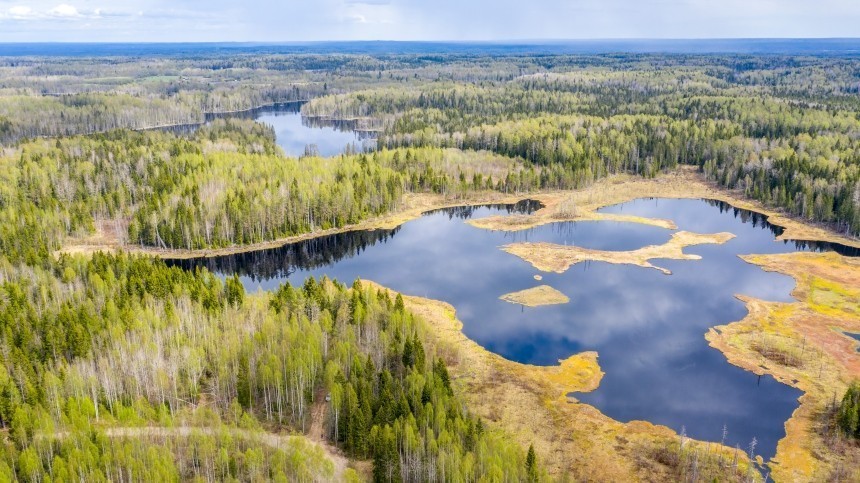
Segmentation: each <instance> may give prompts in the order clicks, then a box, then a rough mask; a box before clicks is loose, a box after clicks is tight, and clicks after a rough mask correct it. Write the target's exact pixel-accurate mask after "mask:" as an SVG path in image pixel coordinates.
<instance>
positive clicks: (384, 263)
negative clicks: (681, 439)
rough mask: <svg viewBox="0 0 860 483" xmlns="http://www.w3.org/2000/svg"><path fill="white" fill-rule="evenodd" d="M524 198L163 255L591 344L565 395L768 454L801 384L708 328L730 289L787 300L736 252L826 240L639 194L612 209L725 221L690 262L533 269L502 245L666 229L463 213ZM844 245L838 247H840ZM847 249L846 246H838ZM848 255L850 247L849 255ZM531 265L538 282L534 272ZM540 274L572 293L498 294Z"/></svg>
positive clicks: (531, 348) (555, 355)
mask: <svg viewBox="0 0 860 483" xmlns="http://www.w3.org/2000/svg"><path fill="white" fill-rule="evenodd" d="M531 209H534V206H533V205H532V204H528V203H521V204H519V205H518V206H508V207H500V206H494V207H481V208H460V209H452V210H441V211H437V212H433V213H429V214H427V215H425V216H423V217H422V218H420V219H417V220H414V221H411V222H409V223H406V224H404V225H403V226H401V227H400V228H398V229H395V230H377V231H362V232H352V233H345V234H340V235H333V236H328V237H323V238H319V239H315V240H310V241H306V242H301V243H296V244H292V245H288V246H285V247H282V248H277V249H272V250H264V251H258V252H251V253H244V254H238V255H231V256H225V257H219V258H211V259H197V260H185V261H175V262H172V263H174V264H176V265H179V266H183V267H187V268H190V267H193V266H196V265H202V266H207V267H209V268H210V269H211V270H213V271H215V272H217V273H219V274H221V275H232V274H234V273H238V274H239V275H240V276H241V278H242V281H243V283H244V284H245V285H246V287H247V289H249V290H250V291H255V290H257V289H263V290H270V289H273V288H275V287H277V286H278V285H279V284H281V283H283V282H285V281H289V282H290V283H292V284H294V285H300V284H302V283H303V281H304V280H305V279H306V278H307V277H310V276H316V277H319V276H322V275H327V276H329V277H331V278H337V279H339V280H341V281H344V282H347V283H348V282H350V281H352V280H353V279H355V278H356V277H362V278H366V279H370V280H374V281H376V282H379V283H381V284H383V285H385V286H387V287H390V288H392V289H394V290H398V291H402V292H404V293H407V294H411V295H418V296H422V297H429V298H433V299H439V300H444V301H446V302H449V303H451V304H452V305H453V306H454V307H455V308H456V309H457V314H458V317H459V318H460V319H461V320H462V321H463V324H464V329H463V330H464V332H465V333H466V335H468V336H469V337H470V338H471V339H473V340H475V341H477V342H478V343H479V344H481V345H482V346H484V347H486V348H487V349H489V350H491V351H493V352H495V353H498V354H500V355H502V356H504V357H506V358H508V359H511V360H515V361H518V362H523V363H530V364H540V365H551V364H555V363H556V362H557V361H558V360H559V359H564V358H567V357H568V356H570V355H571V354H574V353H577V352H581V351H597V352H598V354H599V363H600V366H601V368H602V369H603V370H604V371H605V373H606V374H605V376H604V378H603V380H602V382H601V384H600V387H599V388H598V389H597V390H596V391H594V392H592V393H585V394H581V393H577V394H574V396H575V397H576V398H578V399H580V400H581V401H583V402H586V403H588V404H592V405H594V406H596V407H598V408H599V409H600V410H601V411H603V412H604V413H605V414H607V415H608V416H610V417H612V418H615V419H618V420H620V421H630V420H647V421H651V422H653V423H657V424H664V425H666V426H669V427H671V428H673V429H675V430H677V431H680V430H681V429H682V427H683V428H684V429H685V431H686V433H687V434H688V435H689V436H691V437H694V438H697V439H702V440H709V441H719V440H720V438H721V434H722V428H723V426H724V425H725V426H726V427H727V428H728V438H727V441H726V443H727V444H729V445H735V444H738V445H740V446H741V447H742V448H746V447H747V446H748V444H749V442H750V441H751V440H752V438H753V437H755V438H756V439H757V441H758V445H757V451H756V452H757V453H758V454H761V455H762V456H764V457H765V459H768V458H770V457H772V456H773V455H774V453H775V451H776V443H777V441H778V440H779V439H780V438H782V437H783V436H784V435H785V431H784V426H783V425H784V423H785V421H786V420H787V419H788V418H789V417H790V415H791V413H792V411H794V409H795V408H796V407H797V406H798V402H797V398H798V397H799V396H800V394H801V393H800V391H798V390H796V389H793V388H791V387H789V386H786V385H783V384H781V383H778V382H777V381H775V380H774V379H773V378H771V377H770V376H765V377H758V376H756V375H754V374H752V373H749V372H746V371H744V370H742V369H739V368H737V367H735V366H732V365H730V364H729V363H728V362H726V358H725V357H724V356H723V354H722V353H720V352H719V351H717V350H715V349H712V348H710V347H709V346H708V344H707V341H706V340H705V338H704V334H705V333H706V332H707V330H708V328H710V327H713V326H715V325H719V324H725V323H728V322H732V321H736V320H740V319H741V318H743V317H744V316H745V315H746V309H745V307H744V305H743V304H742V303H741V302H740V301H739V300H737V299H736V298H735V294H746V295H750V296H754V297H758V298H762V299H765V300H772V301H789V300H791V297H790V296H789V293H790V291H791V289H792V288H793V287H794V281H793V279H791V278H790V277H787V276H784V275H780V274H777V273H767V272H764V271H763V270H761V269H759V268H758V267H756V266H753V265H749V264H746V263H744V262H743V260H741V259H740V258H738V256H737V255H739V254H748V253H784V252H792V251H796V250H824V249H831V248H833V247H832V246H831V245H828V244H795V243H794V242H788V243H786V242H776V241H774V236H775V234H778V233H780V232H781V230H780V229H779V228H778V227H774V226H771V225H769V224H767V222H766V221H765V218H764V217H762V216H760V215H757V214H753V213H750V212H746V211H742V210H736V209H734V208H731V207H729V206H728V205H725V204H722V203H716V202H708V201H702V200H637V201H633V202H630V203H626V204H623V205H617V206H613V207H609V208H606V209H605V210H604V211H606V212H612V213H626V214H637V215H643V216H651V217H659V218H668V219H672V220H674V221H675V222H676V223H677V225H678V228H679V229H681V230H689V231H694V232H699V233H716V232H720V231H728V232H731V233H734V234H735V235H737V238H735V239H733V240H731V241H729V242H728V243H726V244H724V245H702V246H696V247H688V248H687V249H686V252H688V253H696V254H699V255H701V256H702V260H698V261H675V260H655V261H652V262H653V263H654V264H655V265H659V266H663V267H665V268H668V269H670V270H671V271H672V275H664V274H662V273H661V272H659V271H657V270H654V269H645V268H640V267H634V266H625V265H611V264H606V263H599V262H592V263H584V264H579V265H574V266H573V267H571V269H569V270H568V271H567V272H565V273H563V274H554V273H540V272H538V271H537V270H535V269H534V268H533V267H532V266H531V265H529V264H528V263H526V262H524V261H522V260H520V259H519V258H517V257H515V256H513V255H509V254H507V253H505V252H502V251H501V250H499V248H498V247H499V246H501V245H504V244H507V243H514V242H521V241H532V242H536V241H544V242H551V243H558V244H566V245H577V246H583V247H587V248H594V249H602V250H632V249H636V248H640V247H642V246H646V245H650V244H660V243H664V242H665V241H667V240H668V239H669V238H670V236H671V235H672V231H670V230H665V229H662V228H658V227H653V226H646V225H639V224H633V223H619V222H563V223H554V224H551V225H546V226H542V227H538V228H534V229H531V230H526V231H521V232H514V233H508V232H491V231H486V230H481V229H477V228H473V227H471V226H470V225H468V224H466V223H464V220H465V219H468V218H478V217H484V216H490V215H495V214H507V213H509V212H511V211H526V212H527V211H529V210H531ZM837 248H840V247H837ZM840 249H841V250H842V251H843V252H850V250H848V249H844V248H840ZM848 254H850V253H848ZM538 273H540V274H541V275H542V276H543V280H542V281H541V282H537V281H535V280H534V278H533V276H534V275H535V274H538ZM540 284H548V285H550V286H552V287H555V288H556V289H558V290H560V291H562V292H564V293H565V294H566V295H567V296H568V297H570V299H571V301H570V303H569V304H564V305H555V306H547V307H536V308H528V307H521V306H518V305H513V304H510V303H507V302H504V301H501V300H499V296H501V295H503V294H506V293H509V292H513V291H517V290H523V289H527V288H530V287H534V286H536V285H540Z"/></svg>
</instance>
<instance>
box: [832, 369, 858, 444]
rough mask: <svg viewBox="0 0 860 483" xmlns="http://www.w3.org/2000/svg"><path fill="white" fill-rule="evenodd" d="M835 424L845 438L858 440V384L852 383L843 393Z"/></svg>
mask: <svg viewBox="0 0 860 483" xmlns="http://www.w3.org/2000/svg"><path fill="white" fill-rule="evenodd" d="M836 422H837V424H838V425H839V429H841V430H842V432H843V433H844V434H845V435H846V436H847V437H849V438H854V439H860V383H858V382H854V383H853V384H851V386H849V387H848V390H847V391H845V396H844V397H843V398H842V402H841V404H840V405H839V410H838V412H837V413H836Z"/></svg>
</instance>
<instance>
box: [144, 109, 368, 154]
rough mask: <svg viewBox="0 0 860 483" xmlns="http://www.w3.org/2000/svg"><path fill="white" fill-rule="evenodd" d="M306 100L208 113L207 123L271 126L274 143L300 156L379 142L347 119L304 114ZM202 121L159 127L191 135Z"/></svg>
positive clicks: (175, 132) (350, 148)
mask: <svg viewBox="0 0 860 483" xmlns="http://www.w3.org/2000/svg"><path fill="white" fill-rule="evenodd" d="M302 104H303V102H287V103H282V104H275V105H272V106H267V107H261V108H259V109H251V110H248V111H240V112H229V113H218V114H207V115H206V123H207V124H208V123H210V122H212V121H213V120H215V119H252V120H255V121H257V122H261V123H263V124H268V125H270V126H272V128H273V129H274V130H275V142H276V143H277V144H278V146H280V147H281V149H283V150H284V153H285V154H286V155H287V156H289V157H299V156H302V155H303V154H305V152H306V150H311V151H313V152H315V154H318V155H320V156H323V157H329V156H336V155H338V154H341V153H343V152H345V151H347V149H349V150H351V151H353V152H360V151H364V150H367V149H371V148H373V147H374V146H375V145H376V139H375V138H373V137H372V135H373V133H372V132H366V131H364V132H361V133H359V132H356V131H354V130H353V129H352V128H353V127H354V126H353V125H352V124H350V123H349V122H346V121H339V122H335V121H323V120H319V119H313V118H305V117H302V114H301V107H302ZM201 125H202V124H184V125H179V126H169V127H164V128H157V129H159V130H162V131H169V132H172V133H174V134H192V133H194V132H195V131H197V129H199V128H200V126H201Z"/></svg>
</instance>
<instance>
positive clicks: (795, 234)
mask: <svg viewBox="0 0 860 483" xmlns="http://www.w3.org/2000/svg"><path fill="white" fill-rule="evenodd" d="M637 198H693V199H695V198H708V199H715V200H720V201H725V202H727V203H730V204H732V205H734V206H736V207H738V208H743V209H747V210H752V211H757V212H759V213H762V214H764V215H767V216H768V217H769V221H770V222H771V223H773V224H776V225H779V226H782V227H783V228H785V231H784V233H783V234H782V235H781V236H780V237H778V239H779V240H783V239H794V240H820V241H829V242H835V243H842V244H845V245H849V246H855V247H860V240H857V239H853V238H846V237H844V236H841V235H838V234H836V233H833V232H832V231H830V230H827V229H825V228H821V227H818V226H812V225H809V224H808V223H805V222H803V221H800V220H796V219H794V218H790V217H787V216H784V215H782V214H780V213H777V212H775V211H773V210H769V209H767V208H765V207H763V206H762V205H761V204H759V203H756V202H752V201H747V200H744V199H743V198H742V197H741V196H740V195H738V196H736V195H735V194H733V193H731V192H728V191H726V190H724V189H722V188H719V187H717V186H715V185H714V184H712V183H710V182H707V181H706V180H704V178H703V177H702V176H701V175H699V174H698V173H696V171H695V169H693V168H690V167H681V168H679V169H678V170H676V171H674V172H671V173H667V174H661V175H658V176H657V177H655V178H653V179H645V178H641V177H635V176H630V175H614V176H611V177H609V178H607V179H603V180H600V181H598V182H596V183H594V184H593V185H592V186H590V187H588V188H586V189H582V190H575V191H548V192H540V193H512V194H501V193H497V192H492V191H485V192H480V193H473V194H469V195H468V196H466V197H464V198H456V199H455V198H450V197H445V196H442V195H436V194H426V193H419V194H407V195H405V196H404V199H403V202H402V204H401V206H399V207H398V208H397V209H396V210H395V211H394V212H392V213H389V214H387V215H384V216H381V217H377V218H373V219H370V220H366V221H364V222H361V223H357V224H355V225H348V226H344V227H341V228H333V229H329V230H317V231H315V232H312V233H307V234H303V235H296V236H291V237H285V238H281V239H278V240H272V241H268V242H263V243H255V244H250V245H239V246H233V247H226V248H218V249H200V250H162V249H158V248H153V247H141V246H137V245H127V244H124V243H122V242H121V238H122V237H121V236H119V233H118V232H117V229H116V228H115V227H119V229H120V230H121V229H123V227H122V225H123V223H122V222H120V223H118V224H117V223H113V222H106V221H102V222H98V223H97V226H96V233H94V234H93V235H92V236H89V237H86V238H71V239H69V240H67V241H66V243H65V246H64V247H63V248H62V249H61V250H60V252H61V253H81V254H89V253H93V252H96V251H116V250H119V249H122V250H124V251H126V252H133V253H145V254H149V255H152V256H156V257H165V258H193V257H212V256H220V255H228V254H232V253H241V252H248V251H254V250H263V249H267V248H275V247H279V246H282V245H285V244H288V243H295V242H298V241H302V240H307V239H310V238H316V237H320V236H325V235H331V234H335V233H342V232H347V231H353V230H372V229H391V228H395V227H397V226H400V225H402V224H403V223H406V222H407V221H410V220H413V219H415V218H417V217H419V216H421V214H422V213H424V212H425V211H428V210H433V209H439V208H446V207H453V206H469V205H481V204H489V203H515V202H517V201H520V200H524V199H535V200H538V201H540V202H541V203H543V204H544V205H545V207H544V208H543V209H541V210H538V211H537V212H536V213H535V214H534V215H530V216H526V215H517V216H506V217H489V218H483V219H476V220H470V221H469V223H470V224H472V225H474V226H476V227H480V228H487V229H494V230H523V229H527V228H533V227H535V226H539V225H544V224H547V223H552V222H556V221H563V220H571V221H577V220H583V221H585V220H589V221H624V222H632V223H644V224H648V225H653V226H659V227H663V228H668V229H674V228H675V224H674V223H673V222H672V221H670V220H660V219H653V218H645V217H638V216H628V215H617V214H609V213H596V210H597V209H599V208H601V207H604V206H609V205H613V204H618V203H624V202H627V201H631V200H634V199H637Z"/></svg>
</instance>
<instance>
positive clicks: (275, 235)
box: [0, 49, 860, 482]
mask: <svg viewBox="0 0 860 483" xmlns="http://www.w3.org/2000/svg"><path fill="white" fill-rule="evenodd" d="M287 102H300V103H302V107H301V112H302V115H303V116H304V117H305V118H306V119H310V120H316V121H318V122H328V123H335V122H352V123H356V122H358V123H359V124H360V125H361V126H364V127H365V128H367V130H368V131H370V132H372V133H373V134H374V135H375V141H374V142H373V145H372V146H371V147H370V149H367V150H354V149H347V150H346V151H345V152H344V153H343V154H340V155H337V156H333V157H320V156H317V155H314V153H313V152H309V153H308V155H307V156H301V157H289V156H287V155H285V154H284V152H283V151H282V149H281V148H280V147H279V146H278V144H277V143H276V134H275V132H274V130H273V129H272V128H271V127H270V126H267V125H264V124H261V123H258V122H255V121H252V120H248V119H239V118H232V117H229V116H224V117H220V115H223V114H225V113H230V112H235V111H244V110H249V109H255V108H259V107H261V106H268V105H272V104H279V103H287ZM198 124H199V126H197V127H195V128H194V129H190V130H188V131H185V132H180V131H175V130H171V129H163V128H166V127H170V126H181V125H198ZM679 166H690V167H692V168H690V169H695V170H696V171H697V172H699V173H701V174H702V175H703V176H704V177H705V178H706V179H707V180H709V181H711V182H713V183H715V184H716V185H717V186H719V187H721V188H722V189H725V190H731V191H732V192H733V193H736V194H737V195H738V196H741V197H745V198H748V199H750V200H755V201H758V202H760V203H762V204H763V205H765V206H767V207H769V208H772V209H774V210H776V211H778V212H781V213H784V214H786V215H788V216H791V217H794V218H796V219H799V220H801V221H804V222H809V223H812V224H815V225H817V226H820V227H823V228H826V229H830V230H832V231H835V232H837V233H839V234H841V235H845V236H847V237H851V238H855V237H857V236H860V60H858V59H857V58H856V57H852V56H786V55H747V54H737V55H727V54H721V55H716V54H714V55H691V54H664V55H657V54H612V55H585V54H583V55H573V54H552V55H549V54H547V55H537V54H535V55H532V54H529V53H520V54H507V53H503V54H496V55H489V54H486V53H482V52H481V51H480V49H477V50H475V51H474V52H459V53H457V52H454V53H435V52H429V53H415V54H412V53H385V54H380V53H367V54H313V53H293V54H278V53H269V52H259V53H257V54H255V55H245V54H235V55H233V54H228V55H221V54H206V53H194V54H187V55H175V56H169V57H163V58H162V57H157V56H154V57H148V56H146V55H143V56H109V57H99V56H93V57H86V56H84V57H81V56H78V57H57V56H45V57H39V56H17V57H5V58H3V57H0V428H2V430H0V431H2V446H0V480H3V481H22V482H23V481H27V482H61V481H269V480H276V481H330V480H332V479H334V478H336V477H342V478H343V479H360V478H361V477H369V478H372V479H373V480H375V481H545V480H548V479H550V475H549V474H548V473H547V471H546V470H545V469H544V467H543V466H542V465H543V463H542V461H541V459H542V458H541V455H540V454H536V452H535V448H533V447H529V446H523V445H520V444H518V443H516V442H515V439H514V438H512V437H511V435H509V434H507V433H505V432H504V431H503V430H501V429H499V428H498V427H497V426H495V425H494V424H493V423H492V422H489V421H485V420H484V419H482V418H480V417H478V416H476V415H475V414H474V412H473V411H471V410H470V408H469V405H468V404H467V403H466V398H464V395H463V394H462V393H461V392H460V390H459V389H458V385H457V383H456V381H454V380H452V377H451V375H450V374H449V371H448V363H449V362H450V361H449V360H447V359H446V352H445V351H444V350H442V349H440V348H439V347H438V346H437V345H436V344H435V343H434V342H433V341H434V339H433V338H432V337H430V336H429V333H430V332H432V331H433V328H432V327H431V326H429V325H428V323H427V321H425V320H423V319H422V318H421V317H420V316H418V315H416V314H414V313H413V312H411V311H410V310H409V309H408V308H407V307H406V305H405V304H404V300H403V298H402V297H401V296H400V295H398V294H394V293H393V292H389V291H388V290H386V289H382V288H379V287H377V286H375V285H372V284H370V283H366V282H365V283H363V282H362V281H360V280H355V281H353V280H339V281H338V280H329V279H327V278H308V279H307V280H306V281H305V282H304V283H303V284H300V285H299V284H296V285H295V286H293V285H290V284H284V285H281V286H279V287H278V288H276V289H274V290H272V291H268V292H263V291H261V292H258V293H246V291H245V288H244V285H243V283H242V281H241V280H240V278H239V277H238V276H236V277H226V278H220V277H218V276H216V275H215V274H213V273H211V272H209V271H207V270H205V269H197V270H183V269H181V268H178V267H175V266H169V265H168V264H166V263H165V262H164V261H161V260H160V259H158V258H156V257H153V256H150V255H140V254H137V255H135V254H129V253H127V251H129V250H134V249H143V250H144V251H145V250H150V251H151V252H164V253H168V254H169V253H171V251H174V250H184V251H188V252H193V251H195V250H198V251H199V250H206V249H224V248H241V247H243V246H247V245H252V244H260V243H265V242H272V241H276V240H279V239H284V238H288V237H293V236H299V235H308V234H314V233H318V232H321V231H325V230H333V229H338V228H344V227H348V226H352V225H356V224H359V223H361V222H366V221H368V220H372V219H374V218H378V217H381V216H384V215H389V214H392V213H396V212H397V211H398V210H401V209H403V207H404V206H405V204H406V200H407V199H411V198H414V197H417V196H436V197H439V198H440V199H443V200H445V201H446V202H448V203H450V204H456V201H458V200H464V199H475V198H476V197H480V196H488V197H492V196H501V195H527V194H529V193H536V192H540V191H554V190H571V189H579V188H586V187H588V186H591V185H592V184H594V183H595V182H597V181H599V180H601V179H603V178H606V177H608V176H611V175H615V174H627V175H631V176H635V177H645V178H654V177H656V176H658V175H660V174H661V173H667V172H671V171H673V170H676V169H677V168H679ZM105 232H108V233H110V234H112V236H113V237H114V242H115V246H116V247H117V249H116V250H115V251H114V252H113V253H101V252H96V253H90V254H75V253H68V252H64V251H62V250H61V249H63V248H64V247H65V246H66V245H67V244H69V243H70V241H75V240H77V241H80V240H86V239H88V237H91V236H94V235H96V234H100V233H101V234H103V233H105ZM858 393H860V390H858V387H857V386H856V385H855V386H852V387H851V388H850V389H849V391H848V392H847V394H845V395H844V398H837V399H839V401H841V405H840V406H839V408H838V410H836V411H835V413H834V415H833V417H834V421H835V424H836V426H837V427H838V428H840V431H841V433H840V434H841V436H840V437H844V438H853V439H852V441H853V440H856V438H858V436H860V432H858V431H860V429H858V417H859V416H858V414H860V413H858V408H860V399H858V397H860V396H858ZM840 396H841V395H840ZM837 403H838V401H837ZM682 439H683V438H682ZM682 444H683V443H682ZM850 444H856V443H854V442H851V443H850ZM667 451H668V450H667ZM333 454H336V455H337V456H338V457H339V458H342V461H341V460H339V459H338V457H333V456H332V455H333ZM696 457H697V458H698V453H696ZM344 461H347V463H344ZM631 464H632V463H631ZM678 471H680V470H678ZM727 474H728V473H727ZM673 475H674V477H676V478H678V479H681V478H686V476H682V474H681V473H677V474H673ZM576 476H577V475H572V476H571V477H572V478H573V479H576ZM719 476H720V475H717V476H715V478H716V477H719ZM723 476H724V475H723ZM738 479H741V478H738Z"/></svg>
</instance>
